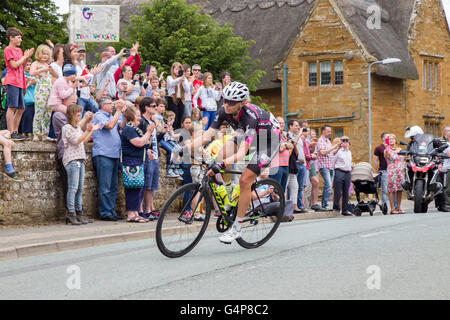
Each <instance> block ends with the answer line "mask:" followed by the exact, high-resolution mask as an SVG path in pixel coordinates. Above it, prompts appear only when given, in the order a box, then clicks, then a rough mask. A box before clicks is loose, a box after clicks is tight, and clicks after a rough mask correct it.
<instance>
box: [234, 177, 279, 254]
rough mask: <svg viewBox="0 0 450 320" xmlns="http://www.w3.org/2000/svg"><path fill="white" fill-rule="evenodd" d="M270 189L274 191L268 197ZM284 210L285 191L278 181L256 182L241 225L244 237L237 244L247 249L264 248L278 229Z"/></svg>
mask: <svg viewBox="0 0 450 320" xmlns="http://www.w3.org/2000/svg"><path fill="white" fill-rule="evenodd" d="M269 188H270V189H272V188H273V191H272V192H271V194H270V195H268V196H267V195H266V194H267V190H269ZM253 192H254V193H253ZM284 208H285V199H284V191H283V188H282V187H281V185H280V184H279V183H278V182H277V181H275V180H273V179H262V180H259V181H256V182H255V183H254V184H253V185H252V201H251V203H250V206H249V209H248V210H247V213H246V217H245V220H244V222H243V223H242V224H241V230H242V232H241V233H242V237H241V238H238V239H236V241H237V243H239V245H241V246H242V247H244V248H246V249H254V248H258V247H260V246H262V245H263V244H264V243H266V242H267V241H268V240H269V239H270V238H271V237H272V236H273V234H274V233H275V231H276V230H277V229H278V226H279V225H280V222H281V218H282V217H283V213H284Z"/></svg>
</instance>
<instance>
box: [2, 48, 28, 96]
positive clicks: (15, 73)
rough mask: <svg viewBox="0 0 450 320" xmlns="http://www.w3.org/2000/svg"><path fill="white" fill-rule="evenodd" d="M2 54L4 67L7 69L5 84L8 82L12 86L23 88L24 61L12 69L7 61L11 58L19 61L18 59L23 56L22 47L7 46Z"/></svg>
mask: <svg viewBox="0 0 450 320" xmlns="http://www.w3.org/2000/svg"><path fill="white" fill-rule="evenodd" d="M3 54H4V56H5V63H6V68H7V69H8V73H7V74H6V76H5V82H4V84H5V86H6V85H7V84H9V85H12V86H14V87H18V88H22V89H25V88H26V86H27V85H26V81H25V73H24V70H25V66H24V63H23V64H21V65H20V66H19V67H18V68H17V69H14V68H13V67H12V66H11V64H10V63H9V61H10V60H11V59H12V60H14V61H19V60H20V59H22V57H23V52H22V49H20V48H12V47H10V46H7V47H6V48H5V51H4V52H3Z"/></svg>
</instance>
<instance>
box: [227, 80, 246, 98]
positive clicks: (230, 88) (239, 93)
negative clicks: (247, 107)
mask: <svg viewBox="0 0 450 320" xmlns="http://www.w3.org/2000/svg"><path fill="white" fill-rule="evenodd" d="M249 95H250V91H249V90H248V88H247V86H246V85H245V84H243V83H240V82H237V81H235V82H232V83H230V84H229V85H227V86H226V87H225V88H224V89H223V98H224V99H226V100H231V101H238V102H240V101H243V100H245V99H248V97H249Z"/></svg>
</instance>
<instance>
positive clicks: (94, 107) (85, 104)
mask: <svg viewBox="0 0 450 320" xmlns="http://www.w3.org/2000/svg"><path fill="white" fill-rule="evenodd" d="M77 104H78V105H79V106H80V107H81V108H83V111H82V114H81V117H83V116H84V114H85V113H86V112H87V111H91V112H92V113H96V112H97V111H98V104H97V102H95V101H94V99H84V98H78V101H77Z"/></svg>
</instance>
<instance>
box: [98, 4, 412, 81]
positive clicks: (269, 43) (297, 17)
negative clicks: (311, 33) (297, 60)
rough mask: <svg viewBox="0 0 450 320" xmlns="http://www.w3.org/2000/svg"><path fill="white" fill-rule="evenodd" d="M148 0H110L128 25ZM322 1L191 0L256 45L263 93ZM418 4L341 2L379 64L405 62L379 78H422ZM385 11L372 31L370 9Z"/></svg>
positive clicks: (378, 70)
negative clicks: (416, 50)
mask: <svg viewBox="0 0 450 320" xmlns="http://www.w3.org/2000/svg"><path fill="white" fill-rule="evenodd" d="M143 1H145V0H122V1H118V0H109V1H103V3H105V2H108V3H114V4H119V3H120V4H121V16H122V17H123V18H122V22H128V21H127V20H128V17H129V16H130V15H131V14H136V13H137V8H136V7H137V4H138V3H141V2H143ZM316 1H317V0H186V2H187V3H188V4H196V5H200V6H201V7H202V12H203V13H207V14H210V15H211V16H212V17H213V18H214V19H215V20H216V21H218V22H219V23H220V24H224V23H226V22H229V23H231V25H232V26H233V28H234V30H235V34H236V35H237V36H241V37H242V38H243V39H244V40H249V39H251V40H254V41H255V42H256V43H255V44H254V45H253V47H252V48H251V49H250V56H251V57H252V58H258V59H260V60H261V64H260V67H259V68H260V69H262V70H264V71H266V73H267V75H266V76H265V77H264V79H263V80H262V81H261V83H260V85H259V88H260V89H270V88H277V87H280V83H279V82H278V81H277V75H276V70H274V67H275V66H276V65H277V64H279V63H280V62H282V61H283V59H284V57H285V54H286V52H287V50H288V49H289V48H290V46H291V45H292V43H293V41H294V40H295V38H296V36H297V35H298V33H299V32H300V27H301V26H302V25H303V23H304V22H305V21H306V19H307V18H308V16H309V14H310V13H311V11H312V9H313V7H314V4H315V2H316ZM415 1H416V0H398V1H397V0H395V1H394V0H335V2H336V4H337V5H338V7H339V10H340V11H341V12H342V14H343V16H344V18H345V19H346V20H347V22H348V24H349V26H350V28H351V29H352V30H353V32H354V33H355V34H356V35H357V37H358V38H359V40H360V41H361V43H362V45H363V46H364V48H365V49H366V50H367V52H368V53H369V54H370V55H372V56H373V57H375V58H376V59H378V60H382V59H385V58H388V57H389V58H400V59H401V60H402V62H401V63H395V64H391V65H378V66H377V68H376V69H375V72H376V73H377V74H379V75H384V76H389V77H394V78H401V79H418V72H417V68H416V66H415V65H414V62H413V60H412V58H411V55H410V53H409V51H408V28H409V26H410V21H411V17H412V14H413V8H414V3H415ZM373 4H378V5H379V7H381V8H382V21H381V28H380V29H369V28H368V27H367V18H368V17H369V14H368V13H367V8H368V6H370V5H373Z"/></svg>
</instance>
